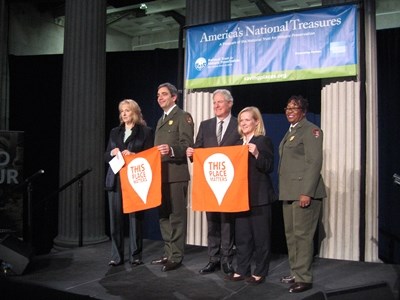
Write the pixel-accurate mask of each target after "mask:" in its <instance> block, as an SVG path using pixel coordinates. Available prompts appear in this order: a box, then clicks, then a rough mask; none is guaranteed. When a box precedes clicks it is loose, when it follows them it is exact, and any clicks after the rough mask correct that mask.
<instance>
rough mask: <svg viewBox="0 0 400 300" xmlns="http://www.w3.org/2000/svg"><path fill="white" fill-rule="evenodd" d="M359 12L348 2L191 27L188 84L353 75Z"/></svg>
mask: <svg viewBox="0 0 400 300" xmlns="http://www.w3.org/2000/svg"><path fill="white" fill-rule="evenodd" d="M356 13H357V8H356V5H344V6H335V7H328V8H321V9H316V10H309V11H299V12H293V13H287V14H279V15H273V16H262V17H255V18H249V19H242V20H239V21H230V22H224V23H216V24H209V25H203V26H194V27H191V28H188V29H187V31H186V32H187V34H186V43H187V45H186V69H185V70H186V75H185V88H186V89H194V88H204V87H215V86H231V85H244V84H256V83H268V82H280V81H291V80H304V79H315V78H330V77H341V76H354V75H356V74H357V41H356V36H357V19H356V16H357V14H356Z"/></svg>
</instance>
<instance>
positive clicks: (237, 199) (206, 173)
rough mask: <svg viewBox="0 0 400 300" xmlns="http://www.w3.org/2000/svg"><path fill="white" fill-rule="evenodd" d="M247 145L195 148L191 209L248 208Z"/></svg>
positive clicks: (235, 210) (237, 209)
mask: <svg viewBox="0 0 400 300" xmlns="http://www.w3.org/2000/svg"><path fill="white" fill-rule="evenodd" d="M248 153H249V148H248V146H228V147H212V148H196V150H195V151H194V154H193V179H192V209H193V210H194V211H214V212H239V211H247V210H249V195H248V172H247V168H248Z"/></svg>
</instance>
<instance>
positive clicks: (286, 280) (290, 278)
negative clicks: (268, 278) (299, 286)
mask: <svg viewBox="0 0 400 300" xmlns="http://www.w3.org/2000/svg"><path fill="white" fill-rule="evenodd" d="M294 279H295V277H294V276H293V275H287V276H283V277H281V280H280V281H281V282H282V283H294Z"/></svg>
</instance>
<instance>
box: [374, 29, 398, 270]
mask: <svg viewBox="0 0 400 300" xmlns="http://www.w3.org/2000/svg"><path fill="white" fill-rule="evenodd" d="M377 44H378V50H377V51H378V99H379V101H378V117H379V122H378V124H379V126H378V127H379V173H378V172H377V174H376V175H377V176H379V257H380V258H381V259H382V260H383V261H385V262H389V263H397V264H399V263H400V218H399V214H400V185H396V184H394V182H393V174H394V173H397V174H399V175H400V155H399V149H400V133H399V115H400V97H399V96H400V28H396V29H388V30H381V31H378V35H377Z"/></svg>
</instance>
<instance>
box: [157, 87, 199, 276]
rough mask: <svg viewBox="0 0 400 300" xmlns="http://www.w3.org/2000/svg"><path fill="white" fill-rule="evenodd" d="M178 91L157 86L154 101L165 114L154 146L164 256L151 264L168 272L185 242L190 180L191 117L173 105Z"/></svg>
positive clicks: (175, 264) (178, 262)
mask: <svg viewBox="0 0 400 300" xmlns="http://www.w3.org/2000/svg"><path fill="white" fill-rule="evenodd" d="M177 99H178V91H177V89H176V87H175V86H173V85H172V84H170V83H163V84H161V85H159V87H158V92H157V101H158V104H159V105H160V107H161V108H162V109H163V111H164V116H163V117H161V118H160V119H159V120H158V123H157V127H156V131H155V141H154V144H155V145H156V146H157V147H158V150H159V151H160V153H161V155H162V158H161V161H162V201H161V206H160V207H159V221H160V229H161V235H162V237H163V240H164V255H163V256H162V257H161V258H158V259H155V260H153V261H152V262H151V263H152V264H160V265H162V268H161V271H163V272H165V271H170V270H174V269H176V268H178V267H179V266H180V265H181V264H182V260H183V257H184V247H185V242H186V224H187V189H188V181H189V180H190V174H189V169H188V165H187V157H186V149H187V148H188V147H190V146H192V145H193V135H194V128H193V119H192V116H191V115H190V114H189V113H187V112H185V111H183V110H182V109H180V108H179V107H178V106H177V105H176V101H177Z"/></svg>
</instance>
